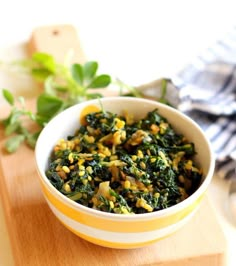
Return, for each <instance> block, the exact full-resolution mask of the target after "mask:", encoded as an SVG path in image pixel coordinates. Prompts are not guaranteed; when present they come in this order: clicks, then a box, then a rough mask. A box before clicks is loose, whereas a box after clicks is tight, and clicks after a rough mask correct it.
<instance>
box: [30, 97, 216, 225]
mask: <svg viewBox="0 0 236 266" xmlns="http://www.w3.org/2000/svg"><path fill="white" fill-rule="evenodd" d="M124 100H126V101H135V102H140V103H147V104H148V103H149V104H152V106H153V105H155V106H156V107H157V108H158V107H161V109H162V110H169V111H170V112H173V113H175V115H177V116H180V117H182V119H184V120H185V121H187V123H191V124H192V125H193V126H194V127H195V128H196V129H197V130H198V131H199V133H200V134H201V135H202V137H203V139H204V141H205V144H206V147H207V149H208V152H209V155H210V158H209V160H210V164H209V169H208V172H207V173H206V175H205V178H204V180H203V181H202V182H201V184H200V185H199V187H198V188H197V190H196V191H195V192H194V193H192V194H191V195H190V196H189V197H188V198H186V199H184V200H183V201H181V202H179V203H177V204H175V205H173V206H171V207H168V208H165V209H162V210H158V211H154V212H150V213H141V214H129V215H124V214H117V213H108V212H103V211H100V210H96V209H93V208H89V207H86V206H84V205H82V204H80V203H77V202H75V201H73V200H71V199H69V198H68V197H66V196H65V195H63V194H62V193H61V192H60V191H59V190H57V189H56V188H55V187H54V186H53V185H52V184H51V182H50V181H49V179H48V178H47V177H46V175H45V172H44V169H41V167H40V166H39V165H40V164H39V163H38V161H39V159H38V157H39V154H38V150H39V145H40V143H41V141H42V138H43V136H44V134H45V132H46V131H47V129H48V125H51V124H53V123H55V121H56V120H58V119H59V118H60V116H61V115H65V113H67V112H68V113H69V112H71V110H72V109H80V108H84V107H85V106H88V105H91V104H96V105H97V104H101V103H102V102H103V101H105V102H106V101H124ZM79 112H80V110H79ZM62 113H63V114H62ZM163 116H164V115H163ZM167 120H168V119H167ZM34 154H35V156H34V157H35V162H36V168H37V172H38V175H39V177H40V179H42V181H43V183H44V184H46V185H47V186H48V188H49V190H50V193H53V194H54V195H56V196H57V198H59V199H61V201H62V202H65V203H66V204H67V205H69V206H71V207H73V208H74V209H79V210H80V211H83V212H85V213H89V214H90V215H95V216H100V217H104V218H108V219H118V220H120V219H122V220H127V221H128V220H136V219H137V218H138V219H139V220H140V219H147V218H148V219H153V218H157V217H161V216H166V215H167V214H172V213H176V212H178V211H179V210H182V209H184V208H186V207H187V206H189V205H191V203H193V202H194V201H196V200H197V199H198V198H200V196H201V195H202V194H204V193H205V192H206V190H207V187H208V185H209V184H210V182H211V179H212V177H213V174H214V168H215V156H214V153H213V150H212V147H211V144H210V141H209V140H208V138H206V136H205V134H204V131H203V130H202V129H201V127H200V126H199V125H198V124H197V123H196V122H195V121H194V120H193V119H191V118H190V117H188V116H187V115H186V114H184V113H182V112H180V111H179V110H178V109H175V108H173V107H171V106H168V105H166V104H163V103H160V102H157V101H154V100H150V99H144V98H135V97H129V96H112V97H104V98H100V99H92V100H88V101H85V102H81V103H78V104H75V105H73V106H71V107H69V108H67V109H66V110H64V111H62V112H61V113H59V114H57V115H56V116H55V117H53V118H52V119H51V120H50V121H49V122H48V124H47V125H46V126H45V127H44V128H43V129H42V131H41V133H40V135H39V137H38V140H37V142H36V146H35V153H34Z"/></svg>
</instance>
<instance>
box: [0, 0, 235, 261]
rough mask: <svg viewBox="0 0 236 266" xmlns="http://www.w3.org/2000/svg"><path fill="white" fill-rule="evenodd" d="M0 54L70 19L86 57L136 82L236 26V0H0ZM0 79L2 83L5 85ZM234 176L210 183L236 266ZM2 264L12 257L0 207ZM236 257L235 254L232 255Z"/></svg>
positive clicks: (172, 67) (175, 66) (182, 61)
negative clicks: (228, 205) (230, 210)
mask: <svg viewBox="0 0 236 266" xmlns="http://www.w3.org/2000/svg"><path fill="white" fill-rule="evenodd" d="M0 4H1V5H0V56H1V57H0V60H1V59H4V60H11V59H12V58H15V56H16V55H17V51H18V46H20V45H21V44H22V43H25V42H27V41H28V39H29V37H30V34H31V32H32V30H33V29H34V28H35V27H38V26H43V25H55V24H72V25H74V26H75V27H76V28H77V29H78V33H79V38H80V42H81V44H82V47H83V50H84V52H85V55H86V57H87V58H88V59H89V60H90V59H91V60H97V61H98V62H99V65H100V71H101V72H104V73H108V74H111V75H112V76H115V77H119V78H120V79H121V80H123V81H124V82H126V83H129V84H130V85H138V84H142V83H145V82H149V81H151V80H153V79H157V78H159V77H161V76H171V75H172V74H173V73H176V72H177V71H178V70H180V69H181V68H182V67H183V66H185V65H186V64H187V63H188V62H189V61H191V59H192V58H193V57H194V56H195V55H197V54H198V53H199V52H201V51H202V50H204V49H205V48H207V47H208V46H210V45H211V44H213V43H214V42H215V41H216V40H217V39H218V38H220V37H222V36H224V35H225V34H226V33H227V32H228V31H229V30H230V29H231V28H232V26H234V25H236V1H228V0H224V1H222V0H218V1H217V0H215V1H210V0H204V1H202V0H198V1H191V0H188V1H187V0H179V1H178V0H176V1H174V0H172V1H170V0H165V1H158V0H156V1H154V0H136V1H133V0H119V1H108V0H107V1H105V0H100V1H91V0H86V1H78V0H77V1H71V0H67V1H64V0H61V1H59V0H58V1H50V0H48V1H42V0H41V1H40V0H38V1H17V0H16V1H9V0H6V1H3V0H0ZM3 81H4V79H0V83H1V84H0V87H3V86H4V87H5V86H6V84H3ZM227 189H228V182H226V181H222V180H215V181H214V182H213V184H212V186H211V188H210V193H211V195H212V198H213V200H214V204H215V208H216V210H217V213H218V216H219V220H220V222H221V223H222V225H223V228H224V230H225V232H226V235H227V238H228V240H229V253H230V258H231V261H232V262H231V264H229V265H230V266H231V265H232V266H233V265H235V264H234V263H233V260H234V259H235V255H234V252H233V250H234V248H235V246H233V245H235V241H236V240H235V239H236V229H235V227H233V226H232V224H231V223H229V221H228V220H227V217H225V216H224V209H223V204H222V202H223V201H225V200H227ZM0 210H1V212H0V265H4V266H8V265H12V257H11V253H10V249H9V242H8V240H7V231H6V228H5V226H4V220H3V213H2V209H1V208H0ZM234 262H235V261H234Z"/></svg>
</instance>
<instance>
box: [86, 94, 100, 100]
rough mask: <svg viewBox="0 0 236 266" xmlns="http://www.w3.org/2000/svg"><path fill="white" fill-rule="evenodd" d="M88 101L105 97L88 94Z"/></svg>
mask: <svg viewBox="0 0 236 266" xmlns="http://www.w3.org/2000/svg"><path fill="white" fill-rule="evenodd" d="M86 96H87V99H88V100H89V99H98V98H102V97H103V95H102V94H101V93H87V94H86Z"/></svg>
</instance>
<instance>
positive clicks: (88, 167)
mask: <svg viewBox="0 0 236 266" xmlns="http://www.w3.org/2000/svg"><path fill="white" fill-rule="evenodd" d="M86 170H87V171H88V173H89V174H90V175H91V174H92V173H93V168H92V166H90V165H89V166H87V167H86Z"/></svg>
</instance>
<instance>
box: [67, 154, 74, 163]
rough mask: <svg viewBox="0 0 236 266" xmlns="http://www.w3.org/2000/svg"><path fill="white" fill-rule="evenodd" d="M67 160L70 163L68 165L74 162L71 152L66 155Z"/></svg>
mask: <svg viewBox="0 0 236 266" xmlns="http://www.w3.org/2000/svg"><path fill="white" fill-rule="evenodd" d="M68 160H69V161H70V163H73V162H74V158H73V153H72V152H71V153H70V154H69V155H68Z"/></svg>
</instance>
